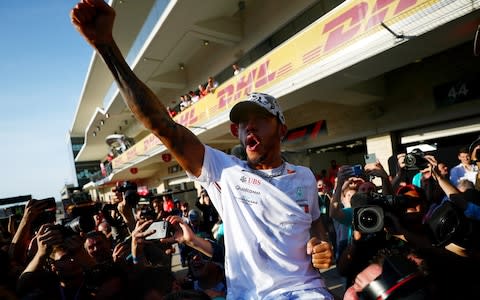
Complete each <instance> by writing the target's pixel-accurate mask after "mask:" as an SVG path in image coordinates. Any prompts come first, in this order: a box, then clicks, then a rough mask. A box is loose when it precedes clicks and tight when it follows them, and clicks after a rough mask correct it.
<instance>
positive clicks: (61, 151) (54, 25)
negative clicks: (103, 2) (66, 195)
mask: <svg viewBox="0 0 480 300" xmlns="http://www.w3.org/2000/svg"><path fill="white" fill-rule="evenodd" d="M75 4H76V1H73V0H61V1H27V2H25V1H0V25H1V26H0V37H1V43H0V56H1V57H2V60H1V61H0V99H1V100H0V103H1V109H0V128H1V131H0V140H1V141H2V142H1V145H0V166H1V168H2V170H1V172H0V198H5V197H13V196H19V195H29V194H31V195H32V196H33V197H34V198H45V197H51V196H53V197H55V198H57V200H58V199H60V190H61V189H62V187H63V186H64V185H65V183H72V182H73V173H72V168H73V167H72V166H71V159H70V158H69V155H70V152H69V151H70V149H68V147H67V143H66V141H67V133H68V131H69V129H70V127H71V124H72V121H73V117H74V114H75V110H76V107H77V103H78V99H79V97H80V93H81V90H82V86H83V82H84V79H85V76H86V73H87V69H88V66H89V63H90V59H91V56H92V48H90V46H88V45H87V43H86V42H85V41H84V40H83V38H82V37H81V36H80V35H79V34H78V33H77V32H76V31H75V29H74V28H73V26H72V25H71V23H70V17H69V13H70V10H71V8H72V7H74V6H75Z"/></svg>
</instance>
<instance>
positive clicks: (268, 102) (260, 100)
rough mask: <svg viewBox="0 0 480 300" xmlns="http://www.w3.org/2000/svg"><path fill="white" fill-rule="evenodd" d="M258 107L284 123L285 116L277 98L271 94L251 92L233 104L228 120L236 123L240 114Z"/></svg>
mask: <svg viewBox="0 0 480 300" xmlns="http://www.w3.org/2000/svg"><path fill="white" fill-rule="evenodd" d="M258 108H263V109H264V110H266V111H267V112H268V113H270V114H272V115H274V116H275V117H277V118H278V120H280V122H281V123H282V124H283V125H285V117H284V116H283V112H282V109H281V108H280V105H278V102H277V99H276V98H275V97H273V96H272V95H269V94H264V93H251V94H250V95H249V96H248V98H247V99H246V100H244V101H240V102H238V103H237V104H235V106H233V108H232V110H231V111H230V121H232V122H233V123H236V124H238V123H239V121H240V119H241V117H242V115H244V114H245V113H246V112H248V111H253V110H256V109H258Z"/></svg>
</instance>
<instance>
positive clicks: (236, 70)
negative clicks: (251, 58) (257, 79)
mask: <svg viewBox="0 0 480 300" xmlns="http://www.w3.org/2000/svg"><path fill="white" fill-rule="evenodd" d="M232 69H233V75H234V76H237V75H238V74H240V73H241V72H242V71H243V70H244V68H242V67H240V66H239V65H238V64H237V63H234V64H233V65H232Z"/></svg>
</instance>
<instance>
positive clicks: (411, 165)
mask: <svg viewBox="0 0 480 300" xmlns="http://www.w3.org/2000/svg"><path fill="white" fill-rule="evenodd" d="M405 167H406V168H407V170H423V169H425V168H426V167H428V160H427V159H426V158H425V153H424V152H423V151H422V150H420V149H418V148H415V149H413V150H412V151H411V152H410V153H407V155H405Z"/></svg>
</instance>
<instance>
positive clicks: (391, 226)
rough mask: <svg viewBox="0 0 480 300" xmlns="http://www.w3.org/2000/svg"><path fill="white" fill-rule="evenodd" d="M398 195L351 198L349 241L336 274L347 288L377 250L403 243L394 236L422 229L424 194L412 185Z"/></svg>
mask: <svg viewBox="0 0 480 300" xmlns="http://www.w3.org/2000/svg"><path fill="white" fill-rule="evenodd" d="M412 189H413V190H412ZM400 193H401V194H398V195H395V196H391V195H383V194H378V193H372V194H364V193H357V194H355V195H354V196H353V197H352V208H353V224H354V225H353V229H354V230H353V234H352V239H351V241H350V243H349V244H348V246H347V248H346V249H345V251H344V252H343V253H342V254H341V256H340V258H339V260H338V263H337V268H338V271H339V273H340V274H341V275H342V276H345V277H346V278H347V286H349V285H350V284H353V282H354V279H355V276H356V275H357V274H358V273H359V272H360V271H361V270H362V269H364V268H365V267H367V265H368V264H369V261H370V259H371V258H372V257H374V256H375V255H376V254H377V252H378V251H379V250H380V249H384V248H387V249H392V248H397V247H400V246H402V245H403V244H404V241H403V240H402V239H400V238H399V237H398V236H397V235H401V234H403V233H404V232H405V231H408V230H413V231H415V230H417V228H418V227H420V226H421V221H422V217H423V214H424V211H421V209H419V208H422V207H424V206H423V205H422V204H421V203H423V202H425V197H424V195H423V194H422V193H421V191H420V189H418V191H417V188H415V187H413V186H411V188H408V189H403V190H400ZM384 222H385V223H384ZM400 225H401V226H400Z"/></svg>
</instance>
